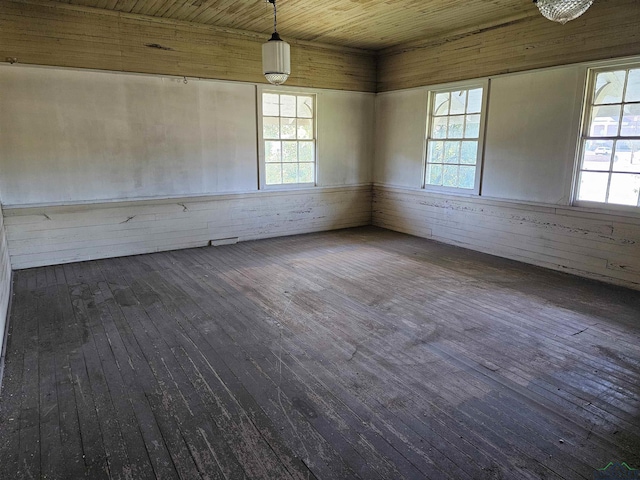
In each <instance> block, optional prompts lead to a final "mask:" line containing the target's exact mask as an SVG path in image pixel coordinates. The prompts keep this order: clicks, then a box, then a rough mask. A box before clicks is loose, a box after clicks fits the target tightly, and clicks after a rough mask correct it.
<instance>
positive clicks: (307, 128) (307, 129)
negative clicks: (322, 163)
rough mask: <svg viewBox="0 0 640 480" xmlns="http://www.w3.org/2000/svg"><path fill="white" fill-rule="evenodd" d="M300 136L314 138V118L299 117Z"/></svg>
mask: <svg viewBox="0 0 640 480" xmlns="http://www.w3.org/2000/svg"><path fill="white" fill-rule="evenodd" d="M297 133H298V138H313V120H306V119H304V120H303V119H300V118H299V119H298V131H297Z"/></svg>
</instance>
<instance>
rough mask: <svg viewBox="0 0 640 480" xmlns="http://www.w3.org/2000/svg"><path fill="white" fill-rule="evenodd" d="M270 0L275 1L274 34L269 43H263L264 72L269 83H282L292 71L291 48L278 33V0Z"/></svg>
mask: <svg viewBox="0 0 640 480" xmlns="http://www.w3.org/2000/svg"><path fill="white" fill-rule="evenodd" d="M268 1H269V3H273V34H272V35H271V38H270V39H269V41H268V42H267V43H263V44H262V72H263V73H264V76H265V78H266V79H267V80H268V81H269V83H273V84H274V85H280V84H282V83H284V82H286V81H287V78H289V74H290V73H291V49H290V47H289V44H288V43H287V42H285V41H284V40H282V39H281V38H280V35H278V31H277V26H278V21H277V17H276V0H268Z"/></svg>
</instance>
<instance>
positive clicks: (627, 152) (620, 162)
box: [613, 140, 640, 173]
mask: <svg viewBox="0 0 640 480" xmlns="http://www.w3.org/2000/svg"><path fill="white" fill-rule="evenodd" d="M613 158H614V160H613V171H614V172H634V173H640V140H618V142H617V143H616V151H615V154H614V157H613Z"/></svg>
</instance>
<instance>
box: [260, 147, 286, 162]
mask: <svg viewBox="0 0 640 480" xmlns="http://www.w3.org/2000/svg"><path fill="white" fill-rule="evenodd" d="M281 148H282V147H281V145H280V142H264V159H265V161H266V162H268V163H270V162H280V161H281V160H282V158H281V156H280V152H281Z"/></svg>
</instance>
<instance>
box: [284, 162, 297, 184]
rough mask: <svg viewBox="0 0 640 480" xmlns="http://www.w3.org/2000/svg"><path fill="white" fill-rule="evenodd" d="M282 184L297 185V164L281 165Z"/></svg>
mask: <svg viewBox="0 0 640 480" xmlns="http://www.w3.org/2000/svg"><path fill="white" fill-rule="evenodd" d="M282 183H298V164H297V163H283V164H282Z"/></svg>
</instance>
